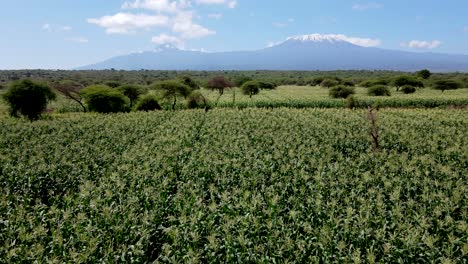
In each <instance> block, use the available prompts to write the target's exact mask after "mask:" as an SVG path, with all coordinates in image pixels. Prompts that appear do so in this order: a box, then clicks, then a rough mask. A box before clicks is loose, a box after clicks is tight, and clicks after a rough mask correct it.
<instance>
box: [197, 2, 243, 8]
mask: <svg viewBox="0 0 468 264" xmlns="http://www.w3.org/2000/svg"><path fill="white" fill-rule="evenodd" d="M196 2H197V3H198V4H202V5H224V4H225V5H227V6H228V7H229V8H236V6H237V0H196Z"/></svg>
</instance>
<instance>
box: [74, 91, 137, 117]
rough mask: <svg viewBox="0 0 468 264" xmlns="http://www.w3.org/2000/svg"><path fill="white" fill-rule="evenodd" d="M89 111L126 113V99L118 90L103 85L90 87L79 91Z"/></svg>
mask: <svg viewBox="0 0 468 264" xmlns="http://www.w3.org/2000/svg"><path fill="white" fill-rule="evenodd" d="M81 95H82V96H83V97H84V99H85V102H86V105H87V106H88V109H89V111H93V112H98V113H104V114H108V113H118V112H125V111H128V110H129V109H128V107H127V105H128V99H127V98H126V97H125V96H124V95H123V94H122V93H121V92H120V91H118V90H115V89H112V88H110V87H109V86H105V85H91V86H88V87H86V88H84V89H82V90H81Z"/></svg>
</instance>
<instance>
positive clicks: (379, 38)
mask: <svg viewBox="0 0 468 264" xmlns="http://www.w3.org/2000/svg"><path fill="white" fill-rule="evenodd" d="M467 11H468V1H466V0H445V1H439V0H391V1H390V0H381V1H372V0H371V1H360V0H356V1H354V0H349V1H348V0H41V1H38V0H15V1H3V3H2V5H1V9H0V32H1V33H2V36H1V38H0V69H26V68H29V69H31V68H47V69H56V68H59V69H69V68H73V67H77V66H82V65H86V64H91V63H95V62H98V61H102V60H104V59H107V58H110V57H113V56H117V55H124V54H128V53H131V52H138V51H145V50H153V49H155V48H156V47H157V46H158V45H164V44H171V45H175V46H178V47H180V48H183V49H195V50H205V51H231V50H252V49H260V48H265V47H267V46H268V45H272V44H273V43H277V42H280V41H282V40H284V39H286V38H287V37H289V36H296V35H304V34H312V33H320V34H343V35H346V36H347V37H348V38H350V39H353V40H355V41H356V43H359V44H360V45H367V46H376V47H380V48H386V49H400V50H411V51H418V52H443V53H458V54H468V13H467Z"/></svg>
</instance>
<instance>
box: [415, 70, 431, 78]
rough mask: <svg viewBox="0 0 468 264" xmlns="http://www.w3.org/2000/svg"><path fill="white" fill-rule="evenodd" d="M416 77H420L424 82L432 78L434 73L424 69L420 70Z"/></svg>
mask: <svg viewBox="0 0 468 264" xmlns="http://www.w3.org/2000/svg"><path fill="white" fill-rule="evenodd" d="M416 75H417V76H418V77H419V78H422V79H424V80H427V79H429V78H430V77H431V75H432V73H431V72H430V71H429V70H427V69H424V70H420V71H418V72H417V73H416Z"/></svg>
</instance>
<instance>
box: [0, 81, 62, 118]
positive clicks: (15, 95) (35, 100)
mask: <svg viewBox="0 0 468 264" xmlns="http://www.w3.org/2000/svg"><path fill="white" fill-rule="evenodd" d="M55 98H56V96H55V93H53V92H52V90H51V89H50V88H49V86H47V85H45V84H41V83H36V82H33V81H31V80H22V81H15V82H13V83H12V84H11V85H10V87H9V88H8V90H7V92H6V93H5V94H3V99H5V101H6V102H7V103H8V105H9V106H10V115H11V116H13V117H18V113H19V114H22V115H24V116H26V117H27V118H28V119H29V120H31V121H33V120H37V119H39V117H40V116H41V113H42V112H44V111H45V110H46V107H47V103H48V102H49V101H52V100H55Z"/></svg>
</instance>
